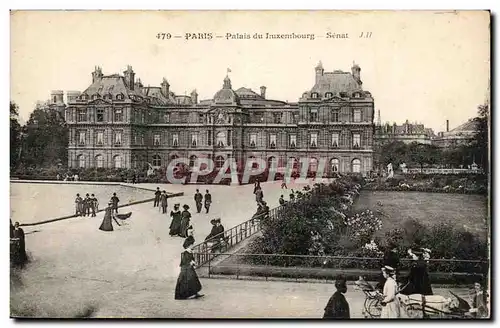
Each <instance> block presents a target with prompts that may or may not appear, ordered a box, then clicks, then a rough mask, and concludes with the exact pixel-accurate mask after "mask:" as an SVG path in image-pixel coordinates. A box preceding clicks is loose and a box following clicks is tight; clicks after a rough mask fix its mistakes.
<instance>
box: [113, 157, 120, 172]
mask: <svg viewBox="0 0 500 328" xmlns="http://www.w3.org/2000/svg"><path fill="white" fill-rule="evenodd" d="M113 163H114V165H115V169H121V167H122V157H121V156H120V155H116V156H115V157H113Z"/></svg>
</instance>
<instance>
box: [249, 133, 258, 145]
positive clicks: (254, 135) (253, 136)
mask: <svg viewBox="0 0 500 328" xmlns="http://www.w3.org/2000/svg"><path fill="white" fill-rule="evenodd" d="M256 145H257V133H250V147H255V146H256Z"/></svg>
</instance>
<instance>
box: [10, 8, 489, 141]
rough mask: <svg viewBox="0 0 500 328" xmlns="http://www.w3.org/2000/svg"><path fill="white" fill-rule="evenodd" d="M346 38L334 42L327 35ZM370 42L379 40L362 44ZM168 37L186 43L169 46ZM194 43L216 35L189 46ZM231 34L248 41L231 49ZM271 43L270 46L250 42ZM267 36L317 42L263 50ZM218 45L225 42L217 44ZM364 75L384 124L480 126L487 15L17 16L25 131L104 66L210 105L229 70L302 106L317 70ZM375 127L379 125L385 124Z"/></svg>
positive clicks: (16, 76) (16, 81)
mask: <svg viewBox="0 0 500 328" xmlns="http://www.w3.org/2000/svg"><path fill="white" fill-rule="evenodd" d="M328 32H330V33H332V34H333V33H335V34H344V35H345V34H347V35H348V38H327V37H326V36H327V33H328ZM362 32H363V34H364V35H366V34H367V33H368V32H371V34H370V35H371V37H370V38H360V37H359V35H360V34H361V33H362ZM158 33H170V34H171V35H172V36H175V35H179V36H181V38H174V37H172V38H171V39H168V40H167V39H164V40H159V39H158V38H157V35H158ZM186 33H192V34H194V33H212V35H213V36H214V37H213V38H212V39H211V40H206V39H196V40H194V39H190V40H186V39H185V35H186ZM226 33H231V34H233V35H234V34H236V33H239V34H245V33H246V34H248V35H249V36H250V39H229V40H228V39H226ZM256 33H260V34H263V37H264V38H263V39H254V38H252V37H253V35H254V34H256ZM266 33H272V34H277V33H296V34H314V35H315V39H314V40H304V39H295V40H292V39H281V40H278V39H273V40H269V39H265V34H266ZM215 35H219V36H222V38H216V37H215ZM320 60H321V61H322V63H323V67H324V69H325V71H327V72H328V71H333V70H343V71H350V67H351V66H352V63H353V61H355V62H356V63H357V64H358V65H359V66H360V67H361V79H362V81H363V89H364V90H367V91H370V92H371V93H372V95H373V97H374V99H375V110H376V111H378V110H380V112H381V119H382V122H385V121H389V122H391V123H392V122H396V123H398V124H401V123H403V122H404V121H406V120H409V121H410V122H419V123H423V124H425V126H426V127H430V128H432V129H434V131H435V132H439V131H443V130H444V129H445V126H446V120H449V121H450V128H454V127H456V126H458V125H460V124H462V123H463V122H465V121H467V120H468V119H469V118H472V117H474V116H476V113H477V106H478V105H480V104H483V103H484V102H485V99H486V97H487V93H488V86H489V76H490V34H489V13H488V12H480V11H475V12H474V11H468V12H439V13H436V12H426V11H420V12H416V11H414V12H369V11H366V12H348V11H343V12H339V11H337V12H328V11H302V12H292V11H289V12H278V11H275V12H271V11H268V12H257V11H255V12H236V11H227V12H215V11H213V12H202V11H199V12H180V11H178V12H173V11H171V12H161V11H149V12H146V11H142V12H141V11H121V12H119V11H104V12H92V11H88V12H78V11H69V12H64V11H29V12H28V11H24V12H23V11H18V12H12V13H11V72H10V73H11V91H10V95H11V100H12V101H14V102H16V103H17V104H18V105H19V107H20V116H21V119H22V121H26V120H27V119H28V118H29V115H30V113H31V112H32V110H33V108H34V106H35V103H36V102H37V101H39V100H45V99H48V98H49V96H50V92H51V90H64V91H68V90H78V91H83V90H85V89H86V88H87V87H88V86H89V85H90V84H91V82H92V77H91V73H92V71H93V70H94V67H95V66H96V65H99V66H101V67H102V70H103V73H104V74H105V75H111V74H116V73H119V74H123V71H125V70H126V68H127V65H131V66H132V67H133V69H134V71H135V73H136V78H140V79H141V81H142V83H143V84H144V85H151V86H159V84H160V83H161V81H162V79H163V77H165V78H166V79H167V80H168V81H169V83H170V89H171V90H172V91H173V92H175V93H177V94H181V95H182V94H189V93H190V92H191V91H192V90H193V89H196V90H197V92H198V94H199V99H209V98H212V97H213V95H214V94H215V93H216V92H217V91H218V90H219V89H221V87H222V84H223V79H224V77H225V76H226V72H227V69H228V68H230V70H231V72H230V73H229V76H230V78H231V81H232V86H233V89H237V88H239V87H248V88H251V89H253V90H254V91H257V92H258V90H259V87H260V86H261V85H265V86H266V87H267V92H266V93H267V95H266V96H267V98H270V99H278V100H287V101H289V102H297V101H298V99H299V97H300V96H301V94H302V93H303V92H304V91H307V90H310V89H311V88H312V87H313V85H314V68H315V66H316V65H317V64H318V62H319V61H320ZM375 119H376V118H375Z"/></svg>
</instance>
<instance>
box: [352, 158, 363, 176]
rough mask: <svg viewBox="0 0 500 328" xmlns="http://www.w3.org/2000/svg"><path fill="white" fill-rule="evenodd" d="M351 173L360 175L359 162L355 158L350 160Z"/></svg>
mask: <svg viewBox="0 0 500 328" xmlns="http://www.w3.org/2000/svg"><path fill="white" fill-rule="evenodd" d="M352 172H354V173H360V172H361V160H359V159H357V158H355V159H353V160H352Z"/></svg>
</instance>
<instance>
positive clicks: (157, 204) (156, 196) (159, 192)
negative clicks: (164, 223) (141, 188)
mask: <svg viewBox="0 0 500 328" xmlns="http://www.w3.org/2000/svg"><path fill="white" fill-rule="evenodd" d="M160 196H161V191H160V187H157V188H156V191H155V201H154V203H153V207H157V206H160Z"/></svg>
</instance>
